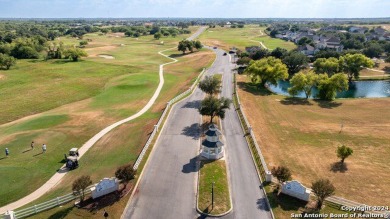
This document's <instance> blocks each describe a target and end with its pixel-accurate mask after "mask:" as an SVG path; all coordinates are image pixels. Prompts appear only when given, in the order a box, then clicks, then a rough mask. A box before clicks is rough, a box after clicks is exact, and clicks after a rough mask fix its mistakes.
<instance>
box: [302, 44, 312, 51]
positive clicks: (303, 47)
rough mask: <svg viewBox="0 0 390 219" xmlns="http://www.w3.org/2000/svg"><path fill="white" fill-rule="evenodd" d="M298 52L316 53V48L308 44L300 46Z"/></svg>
mask: <svg viewBox="0 0 390 219" xmlns="http://www.w3.org/2000/svg"><path fill="white" fill-rule="evenodd" d="M298 50H299V51H306V50H307V51H314V50H315V48H314V47H312V46H310V45H309V44H306V45H302V46H299V47H298Z"/></svg>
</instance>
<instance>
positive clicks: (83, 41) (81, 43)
mask: <svg viewBox="0 0 390 219" xmlns="http://www.w3.org/2000/svg"><path fill="white" fill-rule="evenodd" d="M79 44H80V47H85V46H86V45H88V41H86V40H82V41H80V42H79Z"/></svg>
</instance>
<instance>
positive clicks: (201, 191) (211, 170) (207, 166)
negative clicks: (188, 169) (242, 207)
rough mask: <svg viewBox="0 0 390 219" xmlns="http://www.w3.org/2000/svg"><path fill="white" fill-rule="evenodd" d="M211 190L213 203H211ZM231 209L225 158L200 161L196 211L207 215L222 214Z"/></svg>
mask: <svg viewBox="0 0 390 219" xmlns="http://www.w3.org/2000/svg"><path fill="white" fill-rule="evenodd" d="M212 190H213V193H214V204H213V203H212V199H213V197H212ZM231 210H232V205H231V200H230V192H229V183H228V178H227V169H226V163H225V160H203V161H200V169H199V180H198V197H197V211H198V212H199V213H200V214H206V215H208V216H223V215H226V214H228V213H229V212H230V211H231Z"/></svg>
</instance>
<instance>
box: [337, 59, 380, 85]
mask: <svg viewBox="0 0 390 219" xmlns="http://www.w3.org/2000/svg"><path fill="white" fill-rule="evenodd" d="M340 63H341V70H342V71H344V72H346V73H347V75H348V81H349V82H351V81H352V78H355V79H358V78H359V74H360V71H361V70H362V69H363V68H364V67H366V68H372V67H373V66H374V62H373V61H372V60H371V59H369V58H367V57H366V56H364V55H362V54H346V55H345V56H341V57H340Z"/></svg>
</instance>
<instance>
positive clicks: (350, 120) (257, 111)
mask: <svg viewBox="0 0 390 219" xmlns="http://www.w3.org/2000/svg"><path fill="white" fill-rule="evenodd" d="M237 81H238V85H239V91H238V92H239V95H240V98H241V103H242V105H243V110H244V112H245V114H246V115H247V116H248V120H249V122H250V124H251V125H252V127H253V131H254V133H255V135H256V138H257V140H258V141H259V142H258V143H259V145H261V146H262V151H263V153H264V156H265V160H266V162H267V163H268V166H269V167H270V168H271V167H273V166H279V165H285V166H287V167H289V168H290V169H291V171H292V175H293V178H294V179H297V180H299V181H301V182H302V183H303V184H304V185H306V186H309V185H311V182H312V181H314V180H317V179H319V178H329V179H330V180H331V182H332V183H333V184H334V185H335V187H336V195H337V196H341V197H345V198H347V199H351V200H354V201H357V202H360V203H365V204H369V205H379V204H381V203H382V204H383V203H390V198H389V197H390V196H389V192H388V187H389V185H390V172H389V171H388V169H389V168H390V163H389V162H388V158H389V157H390V135H389V134H388V133H389V132H390V127H389V124H390V111H389V110H388V106H389V104H390V99H389V98H373V99H365V98H359V99H339V100H336V101H333V102H324V101H313V100H309V101H305V100H302V99H291V98H287V97H284V96H280V95H274V94H272V93H270V92H266V91H264V90H260V91H259V90H257V89H256V88H255V87H253V86H251V85H250V83H247V80H246V77H245V76H239V77H238V80H237ZM341 126H342V129H341ZM342 144H345V145H347V146H349V147H351V148H352V149H353V150H354V153H353V155H352V156H351V157H349V158H347V159H346V167H345V168H337V166H336V165H337V163H338V162H339V159H338V158H337V156H336V149H337V147H338V146H340V145H342ZM378 154H380V156H378ZM362 183H363V184H362Z"/></svg>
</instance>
